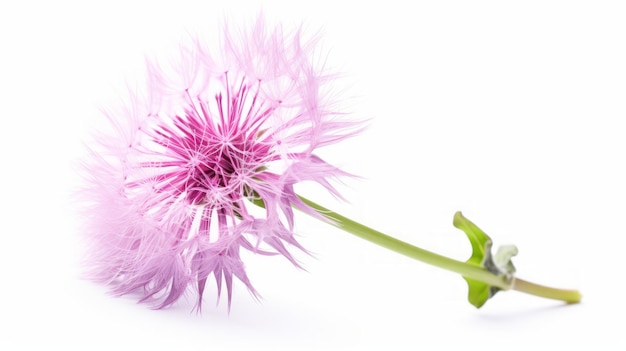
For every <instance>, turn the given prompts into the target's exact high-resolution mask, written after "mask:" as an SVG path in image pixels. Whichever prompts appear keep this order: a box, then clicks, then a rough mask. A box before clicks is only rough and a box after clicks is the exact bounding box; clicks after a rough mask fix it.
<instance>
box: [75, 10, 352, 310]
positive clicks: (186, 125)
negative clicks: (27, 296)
mask: <svg viewBox="0 0 626 351" xmlns="http://www.w3.org/2000/svg"><path fill="white" fill-rule="evenodd" d="M239 33H240V34H239V35H233V34H232V33H231V31H230V30H229V28H228V26H225V29H224V36H223V40H222V44H221V51H219V55H217V56H216V55H214V54H211V53H210V52H209V51H208V50H206V49H205V48H204V47H203V46H202V45H201V44H200V41H199V40H195V41H193V44H192V45H189V46H187V47H184V48H183V49H182V52H181V58H180V62H179V64H177V65H176V66H175V68H176V73H175V74H171V73H168V72H166V70H165V69H163V68H161V67H160V66H159V65H158V64H156V63H154V62H152V63H150V64H149V65H148V73H149V74H148V76H149V79H148V84H147V93H146V94H145V96H144V97H140V96H139V94H133V96H132V97H131V99H130V103H129V104H128V105H127V106H125V107H123V108H122V109H120V110H119V111H117V112H107V113H106V115H107V117H108V119H109V121H110V122H111V126H113V130H114V132H113V133H111V134H110V135H105V136H101V137H100V138H99V143H98V146H97V147H94V148H92V149H91V150H90V157H89V158H88V159H87V160H86V161H85V167H84V170H85V175H86V177H85V178H86V186H85V188H84V189H83V190H82V195H83V198H84V199H85V202H86V206H85V212H84V216H85V218H86V221H85V223H86V228H85V233H86V239H87V240H86V241H87V243H88V250H87V252H88V263H87V264H88V267H89V269H88V277H90V278H92V279H95V280H97V281H100V282H104V283H107V284H109V285H110V286H111V287H112V291H113V292H114V293H115V294H117V295H125V294H130V293H136V292H139V293H140V294H141V298H140V301H142V302H148V303H150V304H151V305H152V306H153V307H154V308H159V309H160V308H164V307H167V306H170V305H171V304H173V303H174V302H176V301H177V300H178V299H179V298H180V297H181V296H183V295H184V294H185V293H186V292H188V291H195V292H196V293H197V300H196V307H197V308H198V309H200V308H201V306H202V299H203V294H204V290H205V286H206V284H207V283H208V281H209V280H210V279H211V276H212V277H213V278H212V279H214V280H215V282H216V284H217V291H218V296H217V299H218V301H219V295H220V292H221V290H222V284H223V283H225V285H226V291H227V295H228V307H229V309H230V305H231V299H232V290H233V277H235V278H237V279H239V280H240V281H241V282H243V284H244V285H245V286H246V287H247V288H248V289H249V291H250V292H251V294H252V295H253V296H255V297H257V296H258V294H257V292H256V290H255V289H254V287H253V286H252V283H251V281H250V279H249V277H248V275H247V274H246V270H245V266H244V264H243V262H242V260H241V257H240V252H241V251H242V250H249V251H251V252H254V253H258V254H262V255H276V254H279V255H282V256H284V257H285V258H287V260H289V261H291V262H292V263H293V264H294V265H296V266H298V263H297V261H296V259H295V258H294V257H293V256H292V254H291V252H290V249H291V248H294V247H295V248H297V249H299V250H301V251H304V252H306V250H305V249H304V248H303V247H302V246H301V245H300V244H299V243H298V241H296V239H295V237H294V213H293V210H292V208H297V209H299V210H302V211H305V212H307V213H309V214H312V215H317V213H316V211H315V210H314V209H312V208H311V207H309V206H308V205H307V204H305V203H304V202H303V201H301V200H300V198H299V197H298V196H297V195H296V193H295V192H294V185H295V184H296V183H298V182H302V181H313V182H317V183H319V184H321V185H322V186H323V187H324V188H325V189H327V190H328V191H330V192H332V193H333V194H335V195H337V196H339V194H338V193H337V191H336V189H335V188H334V187H333V186H332V185H331V183H330V182H329V181H330V180H331V179H333V178H335V177H339V176H346V175H348V174H347V173H345V172H343V171H341V170H340V169H338V168H336V167H334V166H332V165H330V164H328V163H326V162H325V161H323V160H322V159H321V158H320V157H318V156H316V155H315V154H314V153H313V151H314V150H315V149H317V148H319V147H322V146H326V145H329V144H333V143H336V142H339V141H341V140H344V139H346V138H348V137H350V136H352V135H354V134H356V133H358V131H359V129H360V123H359V122H355V121H347V120H343V119H342V118H341V116H342V114H340V113H338V112H336V111H334V110H333V108H332V107H333V101H331V98H332V94H330V89H328V85H329V84H328V83H331V82H332V81H333V80H334V79H335V78H336V77H335V76H333V75H329V74H326V73H325V72H323V71H322V70H321V69H320V68H319V67H318V66H319V65H317V64H316V62H314V57H315V53H316V51H315V46H314V44H315V40H312V41H309V42H304V41H303V40H302V39H301V31H295V32H293V33H286V32H284V31H283V30H282V28H281V27H280V26H277V27H274V28H268V26H267V25H266V23H265V21H264V20H263V19H262V18H261V17H259V19H258V20H257V21H256V23H255V24H254V25H253V26H252V27H251V28H250V29H249V30H248V31H243V32H239ZM255 204H257V205H261V206H260V207H257V206H255ZM320 218H322V217H321V216H320Z"/></svg>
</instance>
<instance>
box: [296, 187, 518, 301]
mask: <svg viewBox="0 0 626 351" xmlns="http://www.w3.org/2000/svg"><path fill="white" fill-rule="evenodd" d="M299 197H300V200H302V202H304V203H305V204H307V205H308V206H310V207H311V208H313V209H315V211H317V212H318V213H319V214H321V215H323V216H324V217H326V218H328V219H330V220H331V221H332V223H333V224H334V225H336V226H337V227H338V228H340V229H343V230H345V231H346V232H348V233H350V234H354V235H356V236H358V237H359V238H362V239H365V240H367V241H370V242H372V243H374V244H376V245H379V246H382V247H384V248H387V249H389V250H392V251H395V252H397V253H399V254H402V255H405V256H408V257H410V258H413V259H416V260H418V261H422V262H424V263H428V264H430V265H433V266H436V267H439V268H443V269H446V270H449V271H452V272H456V273H459V274H461V275H462V276H464V277H466V278H471V279H474V280H478V281H481V282H484V283H486V284H489V285H492V286H496V287H498V288H500V289H502V290H508V289H510V288H511V285H512V284H511V283H510V282H507V281H506V278H504V277H498V276H496V275H495V274H493V273H491V272H489V271H488V270H486V269H484V268H482V267H478V266H475V265H472V264H469V263H465V262H461V261H457V260H454V259H451V258H448V257H445V256H441V255H439V254H436V253H434V252H430V251H427V250H424V249H421V248H419V247H417V246H413V245H411V244H409V243H405V242H404V241H401V240H398V239H396V238H393V237H391V236H389V235H386V234H384V233H381V232H379V231H377V230H375V229H372V228H370V227H367V226H364V225H363V224H360V223H357V222H355V221H353V220H351V219H349V218H347V217H344V216H342V215H340V214H338V213H335V212H333V211H331V210H329V209H327V208H325V207H322V206H320V205H318V204H316V203H315V202H313V201H311V200H308V199H306V198H304V197H302V196H299Z"/></svg>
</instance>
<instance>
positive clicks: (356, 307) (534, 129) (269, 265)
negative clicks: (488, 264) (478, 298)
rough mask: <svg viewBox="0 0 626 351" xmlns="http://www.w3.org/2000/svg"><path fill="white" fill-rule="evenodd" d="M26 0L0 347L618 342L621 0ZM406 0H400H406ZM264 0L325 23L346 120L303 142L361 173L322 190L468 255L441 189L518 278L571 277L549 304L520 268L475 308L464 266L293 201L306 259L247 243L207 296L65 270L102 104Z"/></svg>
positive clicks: (6, 86) (562, 345) (1, 272)
mask: <svg viewBox="0 0 626 351" xmlns="http://www.w3.org/2000/svg"><path fill="white" fill-rule="evenodd" d="M261 3H262V5H259V4H258V3H257V2H254V1H249V2H244V1H219V2H218V1H191V0H188V1H180V0H179V1H170V2H166V1H145V2H134V1H119V2H118V1H106V2H98V3H96V2H94V3H89V2H80V1H74V2H73V1H54V2H45V1H35V2H30V3H27V2H22V3H20V5H15V4H6V3H3V4H2V5H0V50H1V54H0V112H1V113H2V121H3V122H2V129H1V130H2V136H1V137H0V155H1V157H0V160H1V161H2V172H0V180H1V183H0V184H2V193H1V194H2V196H1V198H2V210H1V212H0V218H1V219H2V221H1V223H2V230H1V235H2V240H1V241H0V242H1V243H2V246H1V249H0V252H1V254H0V277H1V279H2V283H1V287H0V301H2V303H3V307H2V310H1V313H0V322H1V324H2V327H0V349H6V350H21V349H25V350H26V349H60V348H62V349H84V350H142V349H150V350H172V349H176V350H209V349H218V348H223V349H234V350H237V349H244V350H245V349H274V350H292V349H298V350H309V349H311V350H317V349H329V350H332V349H341V350H343V349H368V348H369V349H388V350H416V349H425V350H452V349H456V350H459V349H463V350H478V349H480V350H485V349H492V348H493V349H495V348H507V349H509V350H530V349H546V350H589V349H595V350H609V349H623V348H624V346H625V345H626V342H625V340H624V334H623V325H624V323H623V319H624V313H625V312H626V309H625V308H624V298H623V295H624V285H625V284H624V282H623V281H624V272H623V270H624V267H625V265H624V263H623V260H622V256H623V252H624V244H625V240H624V237H625V235H626V232H625V226H624V216H625V213H626V205H625V199H626V187H625V185H624V180H625V179H626V169H625V167H624V163H625V160H626V157H625V156H626V140H625V139H624V131H625V129H624V124H623V120H624V118H625V117H626V114H625V113H626V104H625V101H626V100H625V97H626V22H625V21H624V18H626V9H625V6H624V5H623V4H622V3H621V2H619V1H615V2H610V1H524V2H506V1H429V2H419V1H416V2H401V1H379V2H367V3H368V4H365V3H366V2H356V1H355V2H340V1H310V2H302V3H297V2H295V1H263V2H261ZM409 3H410V5H409ZM260 9H262V10H263V11H264V13H265V15H266V16H267V18H268V19H269V20H270V21H277V22H278V21H280V22H281V23H283V24H284V25H285V26H286V27H288V28H289V27H290V26H291V27H292V28H293V27H295V26H298V25H300V24H302V23H304V27H305V28H306V29H307V31H309V32H314V31H315V30H321V33H322V37H323V41H322V42H323V48H324V49H325V50H327V51H328V61H327V62H328V65H329V67H330V68H334V69H337V70H340V71H341V72H343V73H344V74H345V79H343V80H339V81H338V82H337V86H338V87H339V88H341V89H344V91H345V96H346V102H345V109H346V111H349V112H351V113H352V114H353V115H354V117H355V118H369V119H371V122H370V127H369V129H368V130H367V131H365V132H364V133H363V134H362V135H361V136H359V137H356V138H354V139H352V140H349V141H348V142H346V143H343V144H341V145H336V146H333V147H332V148H329V149H328V150H321V151H320V154H321V155H322V156H323V157H325V158H326V159H328V160H329V161H332V162H333V163H335V164H337V165H339V166H341V167H343V168H344V169H346V170H347V171H349V172H353V173H356V174H358V175H361V176H362V177H363V179H361V180H349V181H347V182H346V184H345V185H342V186H340V189H341V190H342V192H343V193H344V195H345V196H346V198H347V199H348V200H349V201H350V203H348V204H346V203H341V202H339V201H337V200H334V199H332V198H330V197H329V196H325V195H324V194H319V191H318V189H317V188H315V187H309V186H306V185H305V186H303V187H301V189H300V191H301V192H302V194H303V195H308V196H309V197H311V198H314V199H316V200H318V201H319V202H321V203H322V204H323V205H325V206H327V207H330V208H334V209H336V210H337V211H339V212H341V213H343V214H345V215H347V216H349V217H352V218H354V219H355V220H357V221H362V222H364V223H365V224H368V225H370V226H373V227H375V228H378V229H380V230H382V231H385V232H387V233H390V234H393V235H395V236H397V237H398V238H401V239H403V240H406V241H409V242H411V243H414V244H416V245H420V246H422V247H424V248H427V249H430V250H433V251H436V252H440V253H443V254H446V255H449V256H452V257H454V258H456V259H459V260H464V259H466V258H467V257H468V256H469V254H470V248H469V245H468V243H467V242H466V240H465V239H464V235H463V234H462V233H461V232H460V231H458V230H456V229H455V228H453V227H452V224H451V222H452V215H453V214H454V212H455V211H457V210H462V211H463V212H464V214H465V215H466V216H467V217H468V218H470V219H472V220H473V221H474V222H475V223H477V224H478V225H479V226H480V227H482V228H483V229H484V230H485V231H486V232H487V233H488V234H490V235H491V236H492V238H493V239H494V240H495V242H496V244H497V245H498V244H506V243H514V244H516V245H517V246H518V248H519V249H520V254H519V256H518V257H516V259H515V261H514V262H515V263H516V266H517V268H518V275H519V277H522V278H524V279H527V280H530V281H535V282H537V283H544V284H549V285H554V286H557V287H563V288H578V289H580V290H581V291H582V293H583V303H581V304H579V305H572V306H565V305H563V304H561V303H559V302H554V301H549V300H545V299H541V298H536V297H532V296H526V295H523V294H520V293H517V292H506V293H501V294H499V295H497V296H496V297H495V298H494V299H493V300H491V301H489V302H488V303H487V304H486V305H485V307H484V308H482V309H480V310H476V309H475V308H473V307H472V306H470V305H469V304H468V303H467V302H466V301H465V295H466V287H465V283H464V282H463V280H462V279H461V278H460V277H458V276H456V275H454V274H452V273H448V272H445V271H442V270H439V269H436V268H432V267H429V266H426V265H424V264H422V263H419V262H416V261H412V260H410V259H407V258H404V257H401V256H398V255H396V254H394V253H391V252H387V251H386V250H384V249H381V248H378V247H375V246H373V245H371V244H369V243H367V242H362V241H361V240H360V239H358V238H355V237H352V236H350V235H349V234H345V233H343V232H340V231H339V230H337V229H335V228H331V227H328V226H326V225H324V224H322V223H317V222H315V221H313V220H311V219H309V218H306V217H305V216H300V217H298V219H297V220H298V222H297V227H298V231H299V233H300V234H301V241H302V243H303V244H304V245H305V246H306V247H307V248H309V249H311V250H312V251H314V252H315V254H316V256H315V258H312V257H308V256H305V255H300V256H299V259H301V261H302V263H303V265H304V266H305V267H306V268H307V270H308V271H307V272H303V271H299V270H297V269H295V268H293V267H292V266H291V265H290V264H289V263H288V262H287V261H286V260H281V259H279V258H266V257H255V256H251V255H249V256H246V257H245V259H246V265H247V268H248V272H249V275H250V277H251V279H252V280H253V283H254V284H255V287H256V288H257V290H258V291H259V292H260V293H261V295H262V296H263V300H262V302H260V303H259V302H256V301H254V300H253V299H252V298H251V297H250V295H249V294H248V293H247V292H246V291H245V290H244V289H243V287H242V285H236V286H235V294H234V298H233V307H232V310H231V312H230V315H229V314H228V312H227V309H226V303H225V301H222V303H221V304H220V305H218V306H214V304H212V299H213V298H214V295H210V294H214V291H209V296H208V297H207V303H206V305H205V309H204V312H203V314H202V315H196V314H195V313H192V312H191V307H192V302H185V301H182V302H181V303H179V304H177V305H175V306H174V307H173V308H170V309H168V310H165V311H153V310H150V309H149V308H148V307H147V306H145V305H141V304H136V303H135V299H134V298H133V297H123V298H114V297H111V296H109V295H107V290H106V288H104V287H101V286H98V285H94V284H92V283H90V282H86V281H82V280H80V279H79V278H78V276H79V272H80V267H78V265H77V259H78V257H79V256H80V245H79V238H80V233H78V229H77V223H79V221H80V218H78V217H77V215H76V213H75V211H74V209H73V207H72V205H71V204H70V200H69V199H70V197H69V194H70V193H71V191H72V190H73V189H74V188H75V187H76V185H77V182H78V181H79V180H78V177H77V176H76V172H75V163H76V160H77V159H78V158H79V157H81V155H82V154H83V148H82V144H81V143H82V142H84V141H86V140H88V133H89V130H90V129H92V128H94V127H95V126H97V125H98V124H99V123H101V122H102V118H103V117H102V115H101V114H100V112H99V108H100V107H102V106H106V105H107V104H111V103H116V101H118V100H119V98H120V97H122V98H123V97H124V96H125V94H126V93H125V89H126V85H127V84H128V85H129V86H131V87H133V86H140V85H141V84H143V82H142V79H143V78H142V77H143V74H144V59H145V57H158V58H159V59H163V60H168V59H170V58H174V57H175V56H176V55H175V51H176V48H177V45H178V43H179V42H180V41H184V40H185V39H186V38H188V35H189V34H190V33H191V34H195V33H198V34H200V35H201V36H206V37H207V38H208V37H216V36H217V35H219V29H220V26H221V21H222V20H223V19H224V18H227V19H228V20H229V21H233V22H234V23H246V22H248V21H251V20H252V19H253V18H254V17H255V16H256V14H257V13H258V11H259V10H260Z"/></svg>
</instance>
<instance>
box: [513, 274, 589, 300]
mask: <svg viewBox="0 0 626 351" xmlns="http://www.w3.org/2000/svg"><path fill="white" fill-rule="evenodd" d="M513 290H517V291H521V292H524V293H527V294H531V295H535V296H541V297H545V298H548V299H555V300H562V301H565V302H567V303H578V302H580V299H581V295H580V293H579V292H578V291H576V290H565V289H555V288H551V287H548V286H543V285H539V284H535V283H531V282H527V281H525V280H522V279H519V278H515V279H514V281H513Z"/></svg>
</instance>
